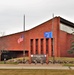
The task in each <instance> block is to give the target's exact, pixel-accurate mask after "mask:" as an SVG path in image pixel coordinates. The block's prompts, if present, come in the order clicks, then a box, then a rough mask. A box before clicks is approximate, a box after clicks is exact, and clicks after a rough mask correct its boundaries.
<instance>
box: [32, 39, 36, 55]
mask: <svg viewBox="0 0 74 75" xmlns="http://www.w3.org/2000/svg"><path fill="white" fill-rule="evenodd" d="M33 54H36V41H35V39H34V40H33Z"/></svg>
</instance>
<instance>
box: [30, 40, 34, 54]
mask: <svg viewBox="0 0 74 75" xmlns="http://www.w3.org/2000/svg"><path fill="white" fill-rule="evenodd" d="M30 46H31V54H33V39H31V40H30Z"/></svg>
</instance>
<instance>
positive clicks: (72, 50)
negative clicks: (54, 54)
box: [68, 32, 74, 54]
mask: <svg viewBox="0 0 74 75" xmlns="http://www.w3.org/2000/svg"><path fill="white" fill-rule="evenodd" d="M68 53H69V54H74V32H72V38H71V47H70V50H69V51H68Z"/></svg>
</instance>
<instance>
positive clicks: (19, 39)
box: [17, 35, 24, 44]
mask: <svg viewBox="0 0 74 75" xmlns="http://www.w3.org/2000/svg"><path fill="white" fill-rule="evenodd" d="M23 40H24V36H23V35H22V36H20V38H18V40H17V42H18V44H19V43H21V42H22V41H23Z"/></svg>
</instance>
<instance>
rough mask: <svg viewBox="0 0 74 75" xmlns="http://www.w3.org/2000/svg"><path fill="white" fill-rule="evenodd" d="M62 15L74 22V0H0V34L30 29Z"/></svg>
mask: <svg viewBox="0 0 74 75" xmlns="http://www.w3.org/2000/svg"><path fill="white" fill-rule="evenodd" d="M53 13H54V16H61V17H63V18H64V19H67V20H69V21H71V22H73V23H74V0H0V35H3V34H4V35H10V34H14V33H18V32H22V31H23V29H24V28H23V25H24V15H25V30H29V29H31V28H33V27H35V26H38V25H39V24H41V23H43V22H45V21H47V20H49V19H51V18H52V14H53Z"/></svg>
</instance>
